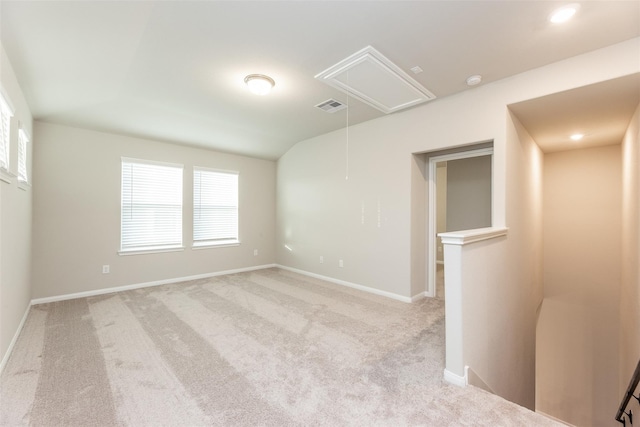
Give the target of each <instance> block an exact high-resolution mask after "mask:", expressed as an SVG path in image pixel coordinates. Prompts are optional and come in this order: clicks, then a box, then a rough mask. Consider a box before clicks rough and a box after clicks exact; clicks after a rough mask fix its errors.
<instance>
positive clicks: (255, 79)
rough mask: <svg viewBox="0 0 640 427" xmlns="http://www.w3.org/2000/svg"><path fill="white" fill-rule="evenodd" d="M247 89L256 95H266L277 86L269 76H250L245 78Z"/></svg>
mask: <svg viewBox="0 0 640 427" xmlns="http://www.w3.org/2000/svg"><path fill="white" fill-rule="evenodd" d="M244 82H245V83H246V85H247V87H248V88H249V90H250V91H251V93H254V94H256V95H266V94H268V93H269V92H271V89H272V88H273V87H274V86H275V85H276V82H274V81H273V79H272V78H271V77H269V76H265V75H263V74H249V75H248V76H247V77H245V78H244Z"/></svg>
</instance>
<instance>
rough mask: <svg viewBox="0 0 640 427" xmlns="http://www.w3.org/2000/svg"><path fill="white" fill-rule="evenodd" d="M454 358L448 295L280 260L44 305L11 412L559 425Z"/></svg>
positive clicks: (4, 382) (130, 421) (1, 382)
mask: <svg viewBox="0 0 640 427" xmlns="http://www.w3.org/2000/svg"><path fill="white" fill-rule="evenodd" d="M443 369H444V303H443V300H442V299H424V300H421V301H420V302H417V303H414V304H405V303H401V302H396V301H393V300H390V299H387V298H383V297H378V296H375V295H371V294H367V293H363V292H359V291H356V290H352V289H349V288H344V287H341V286H337V285H334V284H330V283H327V282H323V281H321V280H316V279H312V278H309V277H306V276H301V275H298V274H295V273H291V272H288V271H285V270H280V269H267V270H259V271H255V272H249V273H241V274H234V275H229V276H219V277H215V278H211V279H206V280H198V281H193V282H186V283H179V284H172V285H164V286H159V287H153V288H146V289H141V290H136V291H128V292H120V293H115V294H109V295H103V296H98V297H90V298H82V299H76V300H71V301H62V302H57V303H50V304H42V305H38V306H34V307H32V309H31V312H30V314H29V317H28V319H27V322H26V324H25V327H24V329H23V332H22V334H21V336H20V338H19V340H18V342H17V344H16V347H15V349H14V352H13V354H12V357H11V358H10V360H9V362H8V364H7V366H6V368H5V370H4V372H3V374H2V377H0V423H1V425H3V426H13V425H35V426H116V425H127V426H161V425H166V426H199V425H216V426H298V425H299V426H302V425H304V426H404V425H422V426H532V425H549V426H551V425H558V424H556V423H554V422H552V421H550V420H548V419H546V418H544V417H543V416H541V415H538V414H535V413H534V412H531V411H528V410H526V409H524V408H522V407H519V406H517V405H515V404H512V403H510V402H507V401H505V400H503V399H501V398H499V397H497V396H494V395H491V394H489V393H486V392H484V391H482V390H479V389H476V388H474V387H468V388H465V389H463V388H458V387H455V386H451V385H448V384H445V383H443V381H442V373H443Z"/></svg>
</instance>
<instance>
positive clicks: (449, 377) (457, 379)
mask: <svg viewBox="0 0 640 427" xmlns="http://www.w3.org/2000/svg"><path fill="white" fill-rule="evenodd" d="M444 380H445V381H446V382H448V383H450V384H453V385H457V386H458V387H466V386H467V385H469V367H468V366H465V367H464V376H462V377H461V376H460V375H457V374H454V373H453V372H451V371H449V370H448V369H445V370H444Z"/></svg>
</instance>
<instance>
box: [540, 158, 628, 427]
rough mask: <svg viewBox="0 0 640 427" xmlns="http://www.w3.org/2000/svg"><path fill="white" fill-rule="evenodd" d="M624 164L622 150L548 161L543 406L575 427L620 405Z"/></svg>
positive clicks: (607, 417) (603, 419) (599, 419)
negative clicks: (620, 310) (622, 189)
mask: <svg viewBox="0 0 640 427" xmlns="http://www.w3.org/2000/svg"><path fill="white" fill-rule="evenodd" d="M621 166H622V165H621V148H620V145H613V146H606V147H596V148H588V149H579V150H571V151H563V152H558V153H548V154H546V155H545V161H544V211H543V212H544V213H543V215H544V232H543V236H544V237H543V240H544V296H545V299H544V304H543V306H542V311H541V313H540V321H539V327H538V335H539V338H538V352H537V355H538V358H537V370H538V376H537V387H538V395H537V396H538V401H537V408H538V410H540V411H542V412H544V413H547V414H549V415H552V416H554V417H556V418H559V419H561V420H564V421H567V422H569V423H571V424H574V425H580V426H605V425H615V422H614V421H613V416H614V415H615V413H616V410H617V405H618V403H619V401H618V375H619V374H618V369H619V347H618V346H619V325H620V317H619V316H620V315H619V306H620V279H621V264H620V257H621V245H622V241H621V238H622V236H621V226H622V224H621V217H622V211H621V206H622V194H621V185H620V181H621V173H620V171H621ZM577 390H579V392H577Z"/></svg>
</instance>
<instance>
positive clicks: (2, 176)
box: [0, 169, 14, 184]
mask: <svg viewBox="0 0 640 427" xmlns="http://www.w3.org/2000/svg"><path fill="white" fill-rule="evenodd" d="M13 177H14V175H12V174H11V173H10V172H8V171H6V170H4V169H0V181H4V182H6V183H7V184H11V182H12V179H13Z"/></svg>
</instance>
